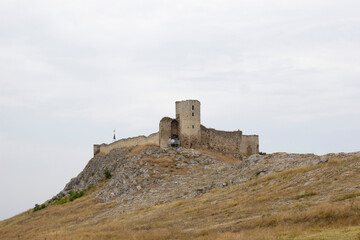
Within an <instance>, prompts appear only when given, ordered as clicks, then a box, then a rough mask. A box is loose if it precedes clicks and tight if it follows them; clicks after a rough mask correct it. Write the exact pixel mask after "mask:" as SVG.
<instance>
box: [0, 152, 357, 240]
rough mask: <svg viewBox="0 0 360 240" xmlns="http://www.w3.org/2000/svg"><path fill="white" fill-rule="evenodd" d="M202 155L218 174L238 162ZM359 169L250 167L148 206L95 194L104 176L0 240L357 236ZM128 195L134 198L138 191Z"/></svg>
mask: <svg viewBox="0 0 360 240" xmlns="http://www.w3.org/2000/svg"><path fill="white" fill-rule="evenodd" d="M141 151H146V149H145V150H144V149H141V150H139V149H132V150H130V151H129V153H128V155H131V156H137V155H138V154H139V153H140V152H141ZM207 154H208V155H213V156H214V155H218V156H217V159H218V161H222V162H224V163H225V164H226V166H228V167H227V168H225V169H224V168H223V167H222V168H221V169H218V168H216V169H215V170H214V171H217V172H219V171H223V172H224V174H223V175H219V176H221V177H223V176H229V175H234V174H235V172H240V170H241V171H244V168H246V167H244V168H243V169H240V170H239V169H238V167H236V168H233V167H232V166H233V165H234V164H236V163H234V157H232V156H226V155H221V156H219V154H218V153H210V152H209V153H207ZM174 157H177V156H174ZM215 157H216V156H215ZM277 157H278V156H277V155H276V154H275V155H269V156H267V157H266V161H269V162H274V161H275V160H276V159H275V158H277ZM154 159H156V161H157V163H158V164H156V165H154V167H156V168H157V169H158V170H159V171H161V170H163V171H165V169H167V170H168V172H169V173H170V171H169V170H171V164H172V163H173V162H174V161H175V160H174V159H172V158H162V157H158V158H149V159H147V160H146V161H148V162H149V163H150V162H154V161H155V160H154ZM264 159H265V158H264ZM138 161H145V160H144V158H139V160H138ZM243 161H247V159H244V160H243ZM260 164H261V165H260ZM241 166H243V165H241ZM261 166H264V163H263V162H262V163H259V167H261ZM196 169H198V170H199V166H196ZM174 171H175V172H176V171H178V172H177V174H179V175H180V174H182V176H183V177H184V176H188V177H190V178H191V176H192V175H191V174H193V169H189V167H188V166H185V165H184V166H182V167H180V168H179V169H177V170H174ZM249 171H250V170H249ZM250 172H251V171H250ZM359 173H360V155H359V154H337V155H331V156H330V157H329V160H328V161H327V162H325V163H321V164H316V165H305V166H295V167H289V169H285V170H282V171H277V172H273V173H269V174H265V175H264V176H261V174H258V172H257V173H256V174H253V175H252V176H253V177H251V178H249V179H247V180H246V181H244V182H240V183H235V184H229V185H228V186H223V187H214V188H212V189H210V190H209V191H207V192H204V193H202V194H199V195H196V196H194V197H186V198H174V200H173V201H170V202H166V201H158V202H154V203H153V204H150V205H149V204H146V203H144V202H146V198H144V199H145V200H144V201H136V202H134V201H131V200H129V198H128V195H127V198H126V199H124V197H122V196H118V197H116V198H113V199H111V200H109V201H107V202H105V201H102V200H100V199H99V198H98V196H99V193H100V192H101V191H103V190H104V189H106V188H107V187H108V186H109V181H110V180H109V179H106V178H104V179H103V180H102V181H100V182H98V183H97V184H96V185H95V186H94V187H92V188H90V189H88V190H86V191H85V194H84V195H83V196H81V197H79V198H76V199H74V200H73V201H68V202H66V203H63V204H60V205H58V204H55V203H56V201H53V203H52V204H48V206H47V207H46V208H44V209H41V210H38V211H35V212H33V210H32V209H31V210H29V211H27V212H24V213H22V214H19V215H17V216H15V217H13V218H10V219H7V220H5V221H1V222H0V239H47V240H50V239H209V240H210V239H229V240H230V239H250V240H251V239H269V240H270V239H334V240H335V239H337V240H338V239H344V240H348V239H360V227H359V223H360V198H359V196H360V185H359V183H360V178H359ZM204 174H205V173H204ZM212 174H213V172H212ZM209 176H210V175H209ZM216 176H218V175H216ZM195 181H200V178H197V177H194V182H193V183H191V181H190V182H189V183H184V185H183V186H181V187H175V188H174V189H173V191H174V193H173V194H176V191H181V190H177V189H179V188H184V187H185V188H186V186H187V184H189V188H190V184H195V185H196V184H197V183H196V182H195ZM201 181H204V179H201ZM155 184H156V183H155ZM148 187H149V191H150V190H151V189H156V186H155V185H149V186H148ZM144 188H145V187H144ZM131 194H132V195H133V198H134V199H135V198H136V194H142V193H141V192H134V193H131ZM152 194H153V195H154V193H152ZM158 194H159V195H156V194H155V197H157V198H159V199H163V193H162V192H159V193H158ZM153 195H152V196H153ZM141 196H143V195H141ZM167 196H168V195H167Z"/></svg>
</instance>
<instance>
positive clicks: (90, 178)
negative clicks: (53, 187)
mask: <svg viewBox="0 0 360 240" xmlns="http://www.w3.org/2000/svg"><path fill="white" fill-rule="evenodd" d="M338 157H340V158H342V159H350V158H353V157H360V152H357V153H349V154H342V153H340V154H327V155H323V156H317V155H315V154H289V153H273V154H267V155H259V154H254V155H251V156H249V157H246V156H242V155H238V154H222V153H216V152H210V151H201V150H194V149H187V148H181V147H179V148H165V149H162V148H160V147H157V146H151V145H150V146H149V145H147V146H140V147H136V148H123V149H115V150H112V151H111V152H110V153H109V154H107V155H98V156H96V157H94V158H93V159H91V160H90V161H89V163H88V164H87V166H86V167H85V169H84V170H83V171H82V172H81V173H80V174H79V175H78V176H77V177H75V178H73V179H71V181H70V182H69V183H68V184H67V185H66V187H65V188H64V190H63V192H64V193H69V192H70V191H80V190H83V189H87V188H89V187H90V186H94V185H96V184H98V183H99V182H101V181H103V180H104V177H105V174H104V172H105V171H109V173H110V174H111V178H110V179H109V180H108V181H107V182H106V184H105V185H104V186H103V187H102V189H100V190H99V191H98V192H97V193H96V198H97V199H98V200H101V201H110V200H113V199H116V198H119V200H118V203H119V207H118V208H119V209H118V211H119V212H124V211H130V210H133V209H134V207H135V206H136V207H149V206H152V205H158V204H162V203H169V202H172V201H174V200H178V199H188V198H194V197H197V196H199V195H201V194H204V193H207V192H209V191H210V190H211V189H214V188H223V187H226V186H230V185H234V184H239V183H243V182H246V181H250V180H253V179H256V178H258V177H261V176H265V175H268V174H272V173H278V172H282V171H285V170H289V169H292V168H296V167H301V166H314V165H318V164H322V163H326V162H328V161H329V159H334V158H338ZM311 181H312V180H311V179H309V180H308V181H307V182H305V183H304V184H309V183H310V182H311ZM111 214H115V212H114V211H113V210H111Z"/></svg>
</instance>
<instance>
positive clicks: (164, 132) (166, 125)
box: [159, 117, 173, 148]
mask: <svg viewBox="0 0 360 240" xmlns="http://www.w3.org/2000/svg"><path fill="white" fill-rule="evenodd" d="M172 121H173V119H171V118H169V117H164V118H162V119H161V121H160V123H159V146H160V147H162V148H165V147H167V145H168V141H169V138H170V137H171V122H172Z"/></svg>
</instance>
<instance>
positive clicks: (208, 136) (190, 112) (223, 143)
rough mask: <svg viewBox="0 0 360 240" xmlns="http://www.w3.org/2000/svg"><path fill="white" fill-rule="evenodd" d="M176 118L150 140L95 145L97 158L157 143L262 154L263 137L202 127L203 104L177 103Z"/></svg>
mask: <svg viewBox="0 0 360 240" xmlns="http://www.w3.org/2000/svg"><path fill="white" fill-rule="evenodd" d="M175 106H176V107H175V111H176V118H175V119H173V118H169V117H164V118H162V119H161V121H160V123H159V132H157V133H153V134H151V135H150V136H148V137H145V136H139V137H134V138H128V139H120V140H118V141H116V142H114V143H111V144H104V143H103V144H101V145H98V144H96V145H94V156H95V155H97V154H99V153H103V154H107V153H109V152H110V151H111V150H112V149H116V148H122V147H130V146H136V145H144V144H153V145H158V146H160V147H161V148H166V147H169V143H170V141H174V140H176V141H179V142H180V146H181V147H184V148H194V149H209V150H214V151H219V152H224V153H239V154H246V155H251V154H256V153H259V136H258V135H243V134H242V131H240V130H238V131H233V132H229V131H218V130H215V129H212V128H206V127H205V126H203V125H201V121H200V119H201V115H200V110H201V109H200V102H199V101H198V100H185V101H177V102H176V103H175Z"/></svg>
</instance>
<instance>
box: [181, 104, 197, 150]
mask: <svg viewBox="0 0 360 240" xmlns="http://www.w3.org/2000/svg"><path fill="white" fill-rule="evenodd" d="M176 120H177V122H178V123H179V126H178V130H179V139H180V143H181V146H184V147H189V148H193V147H198V146H200V143H201V125H200V102H199V101H198V100H186V101H177V102H176Z"/></svg>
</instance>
